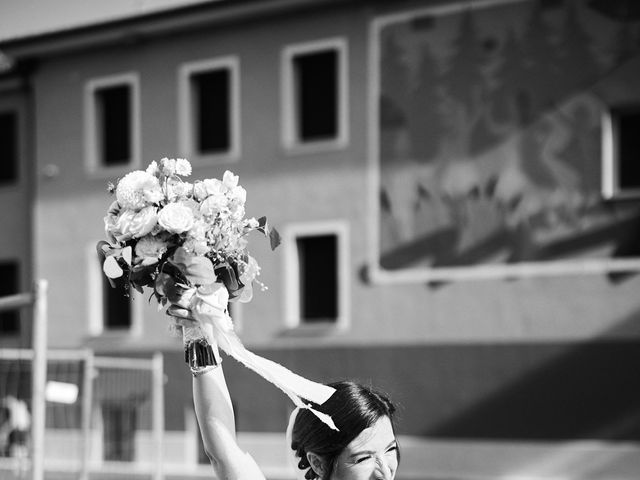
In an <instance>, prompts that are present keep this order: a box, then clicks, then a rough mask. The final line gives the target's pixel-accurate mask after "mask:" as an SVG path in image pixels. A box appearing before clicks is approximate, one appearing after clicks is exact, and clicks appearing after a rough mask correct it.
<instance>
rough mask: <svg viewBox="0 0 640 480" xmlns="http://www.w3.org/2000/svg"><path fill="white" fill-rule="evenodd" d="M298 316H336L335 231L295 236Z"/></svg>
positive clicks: (321, 318)
mask: <svg viewBox="0 0 640 480" xmlns="http://www.w3.org/2000/svg"><path fill="white" fill-rule="evenodd" d="M296 244H297V248H298V267H299V277H298V278H299V281H300V288H299V295H300V299H299V302H300V316H301V320H302V321H304V322H307V323H312V322H327V321H329V322H335V321H336V319H337V316H338V248H337V247H338V241H337V238H336V236H335V235H317V236H308V237H299V238H298V239H297V241H296Z"/></svg>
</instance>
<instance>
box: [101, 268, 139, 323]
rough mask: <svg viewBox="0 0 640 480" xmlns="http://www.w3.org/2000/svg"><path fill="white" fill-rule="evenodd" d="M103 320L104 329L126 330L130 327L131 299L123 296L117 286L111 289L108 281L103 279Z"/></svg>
mask: <svg viewBox="0 0 640 480" xmlns="http://www.w3.org/2000/svg"><path fill="white" fill-rule="evenodd" d="M102 288H103V299H104V303H103V318H104V328H105V329H120V330H121V329H128V328H130V327H131V306H132V305H131V302H132V298H131V297H127V296H126V295H125V294H124V290H123V288H122V287H121V286H120V285H118V286H117V287H116V288H112V287H111V285H110V284H109V281H108V280H107V279H106V278H104V277H103V280H102Z"/></svg>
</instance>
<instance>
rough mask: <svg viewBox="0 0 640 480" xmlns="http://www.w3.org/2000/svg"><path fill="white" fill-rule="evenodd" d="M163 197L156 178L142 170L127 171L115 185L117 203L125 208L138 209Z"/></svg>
mask: <svg viewBox="0 0 640 480" xmlns="http://www.w3.org/2000/svg"><path fill="white" fill-rule="evenodd" d="M163 197H164V195H163V193H162V189H161V188H160V182H158V179H157V178H156V177H154V176H153V175H151V174H149V173H147V172H143V171H142V170H135V171H133V172H130V173H127V174H126V175H125V176H124V178H122V179H121V180H120V181H119V182H118V186H117V187H116V199H117V200H118V204H119V205H120V206H121V207H122V208H123V209H127V210H140V209H141V208H144V207H146V206H148V205H149V204H152V203H157V202H159V201H160V200H161V199H162V198H163Z"/></svg>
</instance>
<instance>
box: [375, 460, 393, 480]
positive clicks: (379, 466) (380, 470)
mask: <svg viewBox="0 0 640 480" xmlns="http://www.w3.org/2000/svg"><path fill="white" fill-rule="evenodd" d="M375 479H376V480H392V479H393V472H392V471H391V466H390V465H389V463H388V462H387V460H386V459H385V458H384V457H382V458H378V459H377V461H376V476H375Z"/></svg>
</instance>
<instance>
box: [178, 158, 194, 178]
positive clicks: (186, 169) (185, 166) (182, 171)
mask: <svg viewBox="0 0 640 480" xmlns="http://www.w3.org/2000/svg"><path fill="white" fill-rule="evenodd" d="M176 173H177V174H178V175H182V176H183V177H188V176H189V175H191V164H190V163H189V161H188V160H186V159H184V158H178V159H176Z"/></svg>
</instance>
